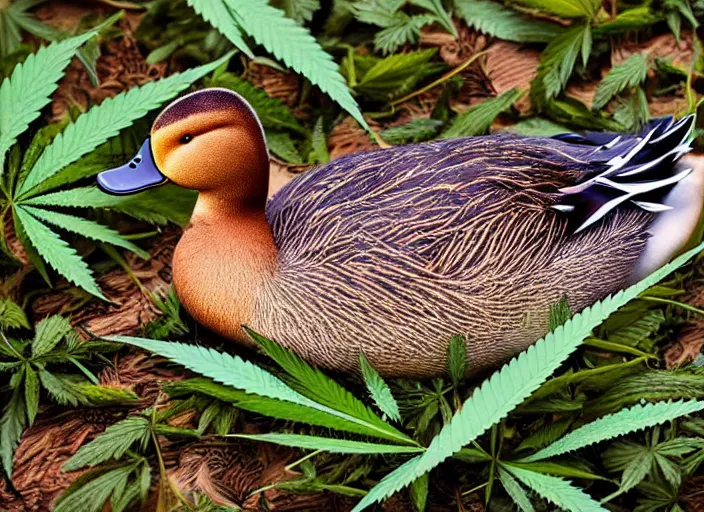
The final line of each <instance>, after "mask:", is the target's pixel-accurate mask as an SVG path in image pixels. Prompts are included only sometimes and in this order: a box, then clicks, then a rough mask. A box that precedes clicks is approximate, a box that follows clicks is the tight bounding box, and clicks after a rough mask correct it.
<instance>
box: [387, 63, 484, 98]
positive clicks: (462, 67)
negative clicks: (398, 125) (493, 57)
mask: <svg viewBox="0 0 704 512" xmlns="http://www.w3.org/2000/svg"><path fill="white" fill-rule="evenodd" d="M486 54H487V51H486V50H485V51H483V52H478V53H475V54H474V55H472V56H471V57H470V58H469V59H467V60H466V61H464V62H463V63H462V64H460V65H459V66H457V67H456V68H454V69H453V70H451V71H449V72H447V73H445V74H444V75H442V76H441V77H440V78H438V79H437V80H435V81H433V82H430V83H429V84H428V85H426V86H424V87H421V88H420V89H418V90H417V91H414V92H412V93H410V94H407V95H406V96H403V97H402V98H399V99H397V100H394V101H392V102H391V107H392V108H393V107H395V106H396V105H400V104H401V103H405V102H406V101H408V100H410V99H412V98H415V97H416V96H419V95H421V94H423V93H424V92H428V91H429V90H430V89H433V88H435V87H437V86H438V85H440V84H442V83H444V82H446V81H447V80H449V79H450V78H452V77H453V76H455V75H457V74H459V73H461V72H462V71H464V70H465V69H467V68H468V67H469V66H471V65H472V64H473V63H474V62H475V61H476V60H477V59H478V58H479V57H482V56H484V55H486Z"/></svg>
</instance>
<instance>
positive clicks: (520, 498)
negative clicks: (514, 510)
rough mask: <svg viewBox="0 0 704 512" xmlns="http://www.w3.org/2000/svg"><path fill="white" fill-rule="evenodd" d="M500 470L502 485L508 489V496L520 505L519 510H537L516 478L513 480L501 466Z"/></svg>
mask: <svg viewBox="0 0 704 512" xmlns="http://www.w3.org/2000/svg"><path fill="white" fill-rule="evenodd" d="M498 470H499V480H500V481H501V485H503V486H504V489H506V492H507V493H508V495H509V496H511V499H512V500H513V502H514V503H515V504H516V505H518V508H519V509H520V510H521V511H522V512H534V511H535V509H534V508H533V505H532V504H531V502H530V498H528V494H527V493H526V491H525V490H524V489H523V488H522V487H521V485H520V484H519V483H518V482H516V480H515V478H513V477H512V476H511V474H510V473H509V472H508V471H506V470H504V469H503V468H502V467H501V466H499V468H498Z"/></svg>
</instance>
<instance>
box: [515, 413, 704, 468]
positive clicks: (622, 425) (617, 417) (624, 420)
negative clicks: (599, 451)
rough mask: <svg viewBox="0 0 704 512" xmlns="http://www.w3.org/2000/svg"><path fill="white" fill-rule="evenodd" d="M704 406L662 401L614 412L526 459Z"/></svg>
mask: <svg viewBox="0 0 704 512" xmlns="http://www.w3.org/2000/svg"><path fill="white" fill-rule="evenodd" d="M702 409H704V401H701V402H696V401H692V402H683V401H679V402H659V403H656V404H647V405H645V406H643V405H636V406H635V407H632V408H630V409H624V410H622V411H620V412H617V413H615V414H609V415H608V416H604V417H603V418H599V419H598V420H596V421H593V422H591V423H589V424H587V425H585V426H583V427H580V428H578V429H577V430H575V431H573V432H570V433H569V434H568V435H566V436H565V437H563V438H562V439H560V440H559V441H556V442H554V443H553V444H551V445H550V446H548V447H547V448H543V449H542V450H540V451H539V452H537V453H535V454H533V455H529V456H528V457H526V458H525V459H523V460H524V461H534V460H541V459H547V458H548V457H555V456H557V455H561V454H563V453H567V452H571V451H574V450H579V449H580V448H584V447H585V446H589V445H590V444H594V443H599V442H601V441H605V440H607V439H613V438H614V437H618V436H622V435H625V434H628V433H630V432H635V431H637V430H642V429H644V428H648V427H652V426H654V425H659V424H660V423H664V422H666V421H670V420H673V419H675V418H678V417H680V416H684V415H686V414H692V413H693V412H697V411H701V410H702Z"/></svg>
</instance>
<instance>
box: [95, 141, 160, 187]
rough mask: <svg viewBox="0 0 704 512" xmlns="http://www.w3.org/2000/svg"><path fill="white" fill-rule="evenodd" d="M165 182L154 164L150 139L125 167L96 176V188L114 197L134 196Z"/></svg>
mask: <svg viewBox="0 0 704 512" xmlns="http://www.w3.org/2000/svg"><path fill="white" fill-rule="evenodd" d="M166 181H167V178H166V176H164V175H163V174H161V172H160V171H159V168H158V167H157V166H156V164H155V163H154V156H153V155H152V147H151V140H150V139H147V140H145V141H144V144H142V147H141V148H140V150H139V153H137V154H136V155H135V156H134V158H132V160H130V161H129V162H127V163H126V164H125V165H122V166H120V167H115V168H114V169H110V170H108V171H103V172H101V173H100V174H98V187H100V189H101V190H102V191H103V192H106V193H108V194H114V195H126V194H134V193H136V192H140V191H142V190H145V189H148V188H152V187H156V186H159V185H162V184H163V183H166Z"/></svg>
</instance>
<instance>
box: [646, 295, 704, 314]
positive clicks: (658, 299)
mask: <svg viewBox="0 0 704 512" xmlns="http://www.w3.org/2000/svg"><path fill="white" fill-rule="evenodd" d="M639 299H640V300H647V301H650V302H659V303H661V304H669V305H670V306H677V307H679V308H682V309H686V310H687V311H691V312H692V313H697V314H699V315H704V310H701V309H699V308H697V307H694V306H691V305H689V304H686V303H684V302H680V301H678V300H672V299H663V298H662V297H639Z"/></svg>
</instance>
